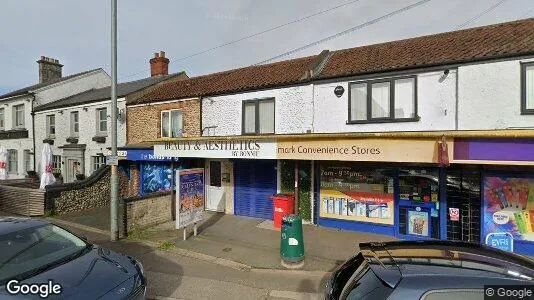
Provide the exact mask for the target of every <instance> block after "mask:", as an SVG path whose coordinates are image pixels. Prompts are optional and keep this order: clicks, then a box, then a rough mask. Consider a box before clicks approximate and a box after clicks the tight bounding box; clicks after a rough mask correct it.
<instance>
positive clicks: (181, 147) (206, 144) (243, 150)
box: [154, 139, 276, 159]
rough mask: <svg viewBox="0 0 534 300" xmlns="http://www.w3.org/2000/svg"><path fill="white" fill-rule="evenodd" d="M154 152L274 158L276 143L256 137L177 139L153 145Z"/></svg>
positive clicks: (194, 155)
mask: <svg viewBox="0 0 534 300" xmlns="http://www.w3.org/2000/svg"><path fill="white" fill-rule="evenodd" d="M154 154H155V155H159V156H170V157H205V158H256V159H276V143H274V142H272V141H261V140H256V139H250V140H232V141H228V140H202V141H177V142H166V143H165V144H163V145H155V146H154Z"/></svg>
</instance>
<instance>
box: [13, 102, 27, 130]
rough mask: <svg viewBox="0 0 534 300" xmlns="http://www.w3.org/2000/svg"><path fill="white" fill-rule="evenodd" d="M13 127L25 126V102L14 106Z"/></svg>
mask: <svg viewBox="0 0 534 300" xmlns="http://www.w3.org/2000/svg"><path fill="white" fill-rule="evenodd" d="M13 128H24V104H21V105H15V106H13Z"/></svg>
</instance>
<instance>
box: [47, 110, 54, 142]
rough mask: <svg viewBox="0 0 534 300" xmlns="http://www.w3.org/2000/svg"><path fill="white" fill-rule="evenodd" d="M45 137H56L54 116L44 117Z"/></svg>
mask: <svg viewBox="0 0 534 300" xmlns="http://www.w3.org/2000/svg"><path fill="white" fill-rule="evenodd" d="M46 135H47V136H48V137H52V138H53V137H54V136H55V135H56V116H55V115H48V116H46Z"/></svg>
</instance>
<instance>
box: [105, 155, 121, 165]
mask: <svg viewBox="0 0 534 300" xmlns="http://www.w3.org/2000/svg"><path fill="white" fill-rule="evenodd" d="M118 164H119V157H118V156H112V155H108V156H106V165H108V166H117V165H118Z"/></svg>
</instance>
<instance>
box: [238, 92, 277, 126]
mask: <svg viewBox="0 0 534 300" xmlns="http://www.w3.org/2000/svg"><path fill="white" fill-rule="evenodd" d="M242 131H243V134H266V133H274V99H273V98H271V99H259V100H247V101H243V130H242Z"/></svg>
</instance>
